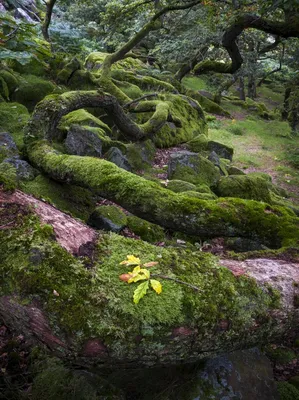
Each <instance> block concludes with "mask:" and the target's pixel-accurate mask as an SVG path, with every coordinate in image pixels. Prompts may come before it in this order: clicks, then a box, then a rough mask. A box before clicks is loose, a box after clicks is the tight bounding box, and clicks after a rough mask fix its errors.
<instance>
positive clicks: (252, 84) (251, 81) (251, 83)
mask: <svg viewBox="0 0 299 400" xmlns="http://www.w3.org/2000/svg"><path fill="white" fill-rule="evenodd" d="M247 88H248V92H247V95H248V97H249V98H250V99H253V100H254V99H255V98H256V81H255V76H254V74H249V75H248V86H247Z"/></svg>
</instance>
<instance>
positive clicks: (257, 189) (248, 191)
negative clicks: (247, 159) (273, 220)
mask: <svg viewBox="0 0 299 400" xmlns="http://www.w3.org/2000/svg"><path fill="white" fill-rule="evenodd" d="M215 192H216V193H217V195H218V196H221V197H239V198H241V199H251V200H259V201H264V202H265V203H269V204H271V202H272V201H271V193H270V191H269V188H268V185H267V182H266V181H265V180H264V179H263V178H260V177H252V176H248V175H230V176H225V177H221V179H220V180H219V182H218V185H217V188H216V189H215Z"/></svg>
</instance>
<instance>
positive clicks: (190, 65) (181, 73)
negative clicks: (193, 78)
mask: <svg viewBox="0 0 299 400" xmlns="http://www.w3.org/2000/svg"><path fill="white" fill-rule="evenodd" d="M208 49H209V47H208V46H203V47H202V48H201V49H200V50H199V51H198V52H197V54H196V55H195V57H194V58H193V59H192V60H190V61H188V62H187V63H186V64H183V65H182V66H181V68H180V69H179V70H178V71H177V73H176V74H175V76H174V77H175V79H177V80H178V81H179V82H181V80H182V79H183V78H184V77H185V76H186V75H187V74H189V72H191V71H192V70H193V69H194V67H195V66H196V64H198V63H199V62H200V61H201V60H203V59H204V58H205V55H206V53H207V51H208Z"/></svg>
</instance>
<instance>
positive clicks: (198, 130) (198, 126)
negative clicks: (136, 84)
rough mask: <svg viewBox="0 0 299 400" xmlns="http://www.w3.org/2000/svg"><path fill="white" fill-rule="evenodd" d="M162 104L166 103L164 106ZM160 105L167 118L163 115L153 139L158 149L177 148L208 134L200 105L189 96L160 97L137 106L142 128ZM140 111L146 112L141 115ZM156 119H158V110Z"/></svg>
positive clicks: (165, 95)
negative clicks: (176, 146) (178, 145)
mask: <svg viewBox="0 0 299 400" xmlns="http://www.w3.org/2000/svg"><path fill="white" fill-rule="evenodd" d="M161 102H164V106H163V103H162V104H161ZM158 105H159V106H160V114H163V113H164V114H165V116H164V115H161V121H160V126H161V128H160V129H159V131H158V132H157V133H155V134H154V136H153V138H152V140H153V142H154V144H155V145H156V146H157V147H161V148H163V147H165V148H167V147H171V146H175V145H177V144H180V143H185V142H188V141H190V140H191V139H193V138H194V137H195V136H197V135H199V134H202V133H206V132H207V124H206V121H205V117H204V113H203V111H202V109H201V107H200V105H199V104H198V103H197V102H196V101H195V100H192V99H191V98H189V97H187V96H182V95H174V94H164V95H160V96H159V100H151V101H147V102H141V103H140V105H138V106H136V107H135V111H134V112H136V111H138V122H139V123H141V126H142V124H144V123H146V121H148V120H149V118H150V117H151V116H152V115H153V111H152V112H149V111H150V110H151V109H153V107H154V106H158ZM147 106H148V107H147ZM162 106H163V107H162ZM154 109H155V110H156V108H154ZM139 110H144V112H143V113H139ZM169 115H171V120H169ZM156 117H157V118H158V115H157V110H156ZM157 118H156V119H157ZM144 128H146V127H144ZM149 128H151V126H150V127H149Z"/></svg>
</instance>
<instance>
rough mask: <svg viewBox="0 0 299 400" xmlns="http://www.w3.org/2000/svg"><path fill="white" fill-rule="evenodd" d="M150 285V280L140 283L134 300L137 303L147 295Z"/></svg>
mask: <svg viewBox="0 0 299 400" xmlns="http://www.w3.org/2000/svg"><path fill="white" fill-rule="evenodd" d="M148 287H149V281H146V282H143V283H140V285H139V286H137V288H136V289H135V291H134V295H133V300H134V303H135V304H138V303H139V301H140V299H142V297H143V296H145V295H146V292H147V289H148Z"/></svg>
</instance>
